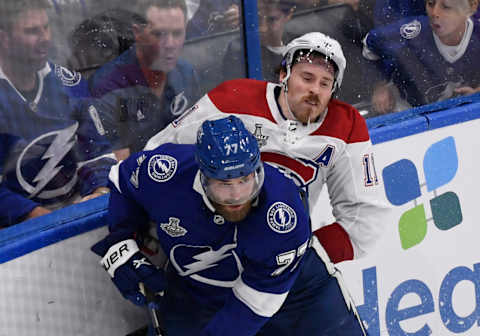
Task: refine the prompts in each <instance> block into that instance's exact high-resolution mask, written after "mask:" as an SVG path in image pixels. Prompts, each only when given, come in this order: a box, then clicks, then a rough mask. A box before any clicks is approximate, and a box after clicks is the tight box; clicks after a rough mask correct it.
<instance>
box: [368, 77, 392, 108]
mask: <svg viewBox="0 0 480 336" xmlns="http://www.w3.org/2000/svg"><path fill="white" fill-rule="evenodd" d="M395 104H396V101H395V95H394V93H393V91H392V88H391V86H390V85H389V84H387V83H385V84H380V85H377V86H376V87H375V89H374V91H373V95H372V108H373V110H374V111H375V112H376V113H378V114H387V113H391V112H393V110H394V108H395Z"/></svg>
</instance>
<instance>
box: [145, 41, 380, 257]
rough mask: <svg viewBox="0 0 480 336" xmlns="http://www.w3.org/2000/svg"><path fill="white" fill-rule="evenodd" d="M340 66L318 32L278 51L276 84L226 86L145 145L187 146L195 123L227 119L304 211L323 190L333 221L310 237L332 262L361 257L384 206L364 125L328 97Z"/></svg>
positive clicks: (337, 49) (336, 50) (337, 54)
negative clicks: (287, 181)
mask: <svg viewBox="0 0 480 336" xmlns="http://www.w3.org/2000/svg"><path fill="white" fill-rule="evenodd" d="M345 67H346V60H345V57H344V55H343V52H342V49H341V46H340V44H339V43H338V42H337V41H336V40H334V39H332V38H330V37H328V36H326V35H324V34H322V33H318V32H313V33H308V34H305V35H303V36H301V37H299V38H296V39H294V40H292V41H291V42H290V43H289V44H288V45H287V46H286V48H285V54H284V58H283V61H282V70H281V72H280V77H279V79H280V83H281V84H280V85H277V84H273V83H267V82H263V81H257V80H251V79H239V80H232V81H227V82H225V83H223V84H221V85H219V86H218V87H216V88H215V89H213V90H212V91H210V92H209V93H208V94H207V95H205V96H204V97H202V98H201V99H200V100H199V101H198V103H197V104H196V105H194V106H193V107H192V108H191V109H190V110H189V111H187V112H186V113H185V114H184V115H182V116H181V117H179V118H178V119H177V120H175V121H174V122H173V123H172V124H170V125H169V126H168V127H167V128H165V129H164V130H163V131H161V132H160V133H158V134H157V135H156V136H154V137H153V138H152V139H150V141H149V143H148V144H147V146H146V149H152V148H155V147H157V146H159V145H160V144H162V143H165V142H176V143H194V142H195V136H194V132H192V129H196V128H197V127H198V125H199V124H201V123H202V121H203V120H206V119H215V118H220V117H223V116H225V114H235V115H236V116H238V117H239V118H241V119H242V120H243V121H244V123H245V124H246V126H247V128H248V129H249V130H250V131H251V132H253V133H254V135H255V137H256V138H257V140H258V142H259V144H260V147H261V151H262V159H263V160H264V161H266V162H269V163H272V164H274V165H276V166H277V167H279V168H280V169H282V170H284V171H285V173H286V174H289V175H290V176H291V177H292V178H294V179H295V181H296V182H297V184H298V185H299V186H301V187H302V188H303V190H304V192H305V194H306V196H308V203H309V205H310V210H311V213H312V209H313V207H315V206H321V205H319V204H318V203H319V202H318V200H319V195H320V193H321V191H322V188H323V187H324V185H325V184H326V185H327V187H328V193H329V196H330V203H331V206H332V209H333V216H334V217H335V222H334V223H331V224H329V225H324V226H323V227H320V228H319V229H318V230H316V231H315V232H314V234H315V235H316V236H317V237H318V239H319V240H320V242H321V243H322V245H323V246H324V247H325V249H326V250H327V252H328V255H329V256H330V258H331V260H332V261H333V262H340V261H344V260H350V259H354V258H358V257H361V256H363V255H365V254H366V253H367V252H368V251H369V250H371V248H372V247H373V246H374V243H375V242H376V241H377V240H378V238H379V236H380V234H381V233H382V231H383V227H384V225H385V223H386V215H387V214H388V212H389V211H388V210H389V206H388V205H387V204H388V203H387V202H386V200H385V196H384V192H383V187H382V183H381V181H380V176H378V175H377V171H376V169H375V161H374V153H373V148H372V144H371V141H370V137H369V134H368V129H367V126H366V123H365V120H364V119H363V117H361V115H360V114H359V113H358V111H357V110H356V109H355V108H353V107H352V106H350V105H348V104H346V103H343V102H341V101H339V100H337V99H334V98H332V96H333V94H334V92H335V91H336V90H338V89H339V88H340V86H341V84H342V79H343V74H344V71H345ZM319 222H320V220H319V219H318V218H312V225H313V227H314V228H318V227H319V226H320V223H319Z"/></svg>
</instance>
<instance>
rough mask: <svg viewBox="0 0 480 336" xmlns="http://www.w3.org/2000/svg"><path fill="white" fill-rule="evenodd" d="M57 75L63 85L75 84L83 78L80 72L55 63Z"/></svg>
mask: <svg viewBox="0 0 480 336" xmlns="http://www.w3.org/2000/svg"><path fill="white" fill-rule="evenodd" d="M54 72H55V76H57V77H58V78H59V79H60V81H61V82H62V84H63V85H65V86H75V85H78V83H80V81H81V80H82V75H81V74H80V73H79V72H76V71H72V70H69V69H67V68H65V67H63V66H61V65H57V64H55V69H54Z"/></svg>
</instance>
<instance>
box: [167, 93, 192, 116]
mask: <svg viewBox="0 0 480 336" xmlns="http://www.w3.org/2000/svg"><path fill="white" fill-rule="evenodd" d="M187 106H188V99H187V97H186V96H185V92H184V91H182V92H180V93H179V94H178V95H176V96H175V97H174V98H173V100H172V102H171V103H170V111H171V112H172V114H173V115H174V116H179V115H180V114H182V112H183V111H185V109H186V108H187Z"/></svg>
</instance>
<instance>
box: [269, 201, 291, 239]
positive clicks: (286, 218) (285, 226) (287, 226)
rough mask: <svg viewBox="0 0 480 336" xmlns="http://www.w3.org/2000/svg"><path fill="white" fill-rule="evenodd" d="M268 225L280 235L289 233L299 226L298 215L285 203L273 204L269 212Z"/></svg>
mask: <svg viewBox="0 0 480 336" xmlns="http://www.w3.org/2000/svg"><path fill="white" fill-rule="evenodd" d="M267 223H268V226H270V228H271V229H272V230H273V231H275V232H278V233H288V232H290V231H292V230H293V229H294V228H295V227H296V226H297V214H296V213H295V211H294V210H293V209H292V208H291V207H290V206H288V205H287V204H285V203H283V202H275V203H273V204H272V205H271V206H270V208H269V209H268V212H267Z"/></svg>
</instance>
